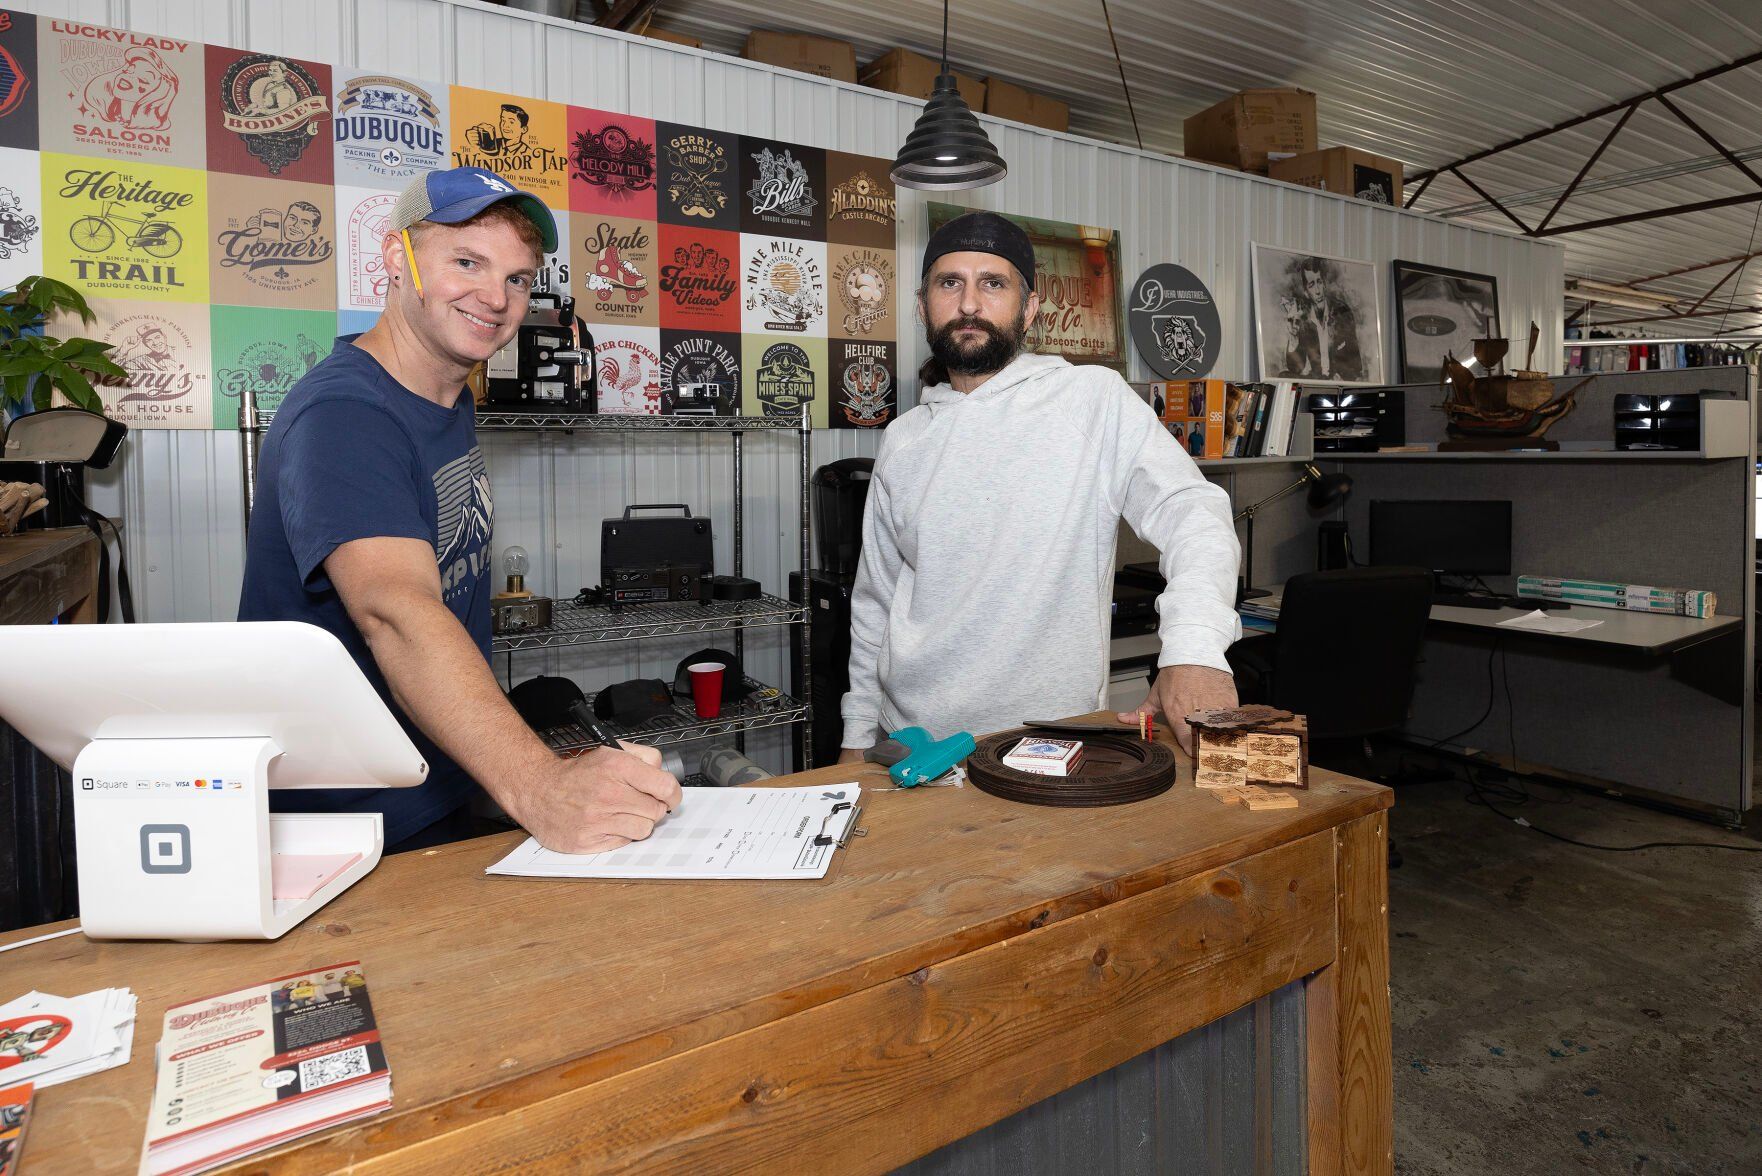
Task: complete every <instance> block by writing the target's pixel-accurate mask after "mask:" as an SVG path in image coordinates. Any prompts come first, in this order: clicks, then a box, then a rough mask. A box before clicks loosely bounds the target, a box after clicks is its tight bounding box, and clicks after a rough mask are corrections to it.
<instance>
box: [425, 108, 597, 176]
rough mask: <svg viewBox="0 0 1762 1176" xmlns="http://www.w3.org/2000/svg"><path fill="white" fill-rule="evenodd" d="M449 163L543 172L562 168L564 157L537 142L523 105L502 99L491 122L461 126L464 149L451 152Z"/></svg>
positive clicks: (503, 171)
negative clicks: (451, 160)
mask: <svg viewBox="0 0 1762 1176" xmlns="http://www.w3.org/2000/svg"><path fill="white" fill-rule="evenodd" d="M453 166H455V167H481V168H484V169H486V170H488V171H493V172H498V173H503V174H505V173H508V172H525V173H536V174H539V175H543V174H544V173H546V172H560V171H563V170H564V168H566V167H567V166H568V160H567V159H565V158H564V156H563V153H562V152H561V151H557V150H555V149H554V148H552V147H550V146H549V145H547V144H545V143H541V142H539V140H538V138H537V136H536V134H535V132H534V131H533V129H532V115H531V114H530V113H529V112H528V111H527V109H526V108H525V107H524V106H521V105H520V104H519V103H516V102H504V103H502V104H501V106H500V108H499V109H498V110H497V111H496V121H495V122H494V123H487V122H481V123H474V124H473V125H471V126H469V127H466V128H465V149H464V150H462V151H455V152H453Z"/></svg>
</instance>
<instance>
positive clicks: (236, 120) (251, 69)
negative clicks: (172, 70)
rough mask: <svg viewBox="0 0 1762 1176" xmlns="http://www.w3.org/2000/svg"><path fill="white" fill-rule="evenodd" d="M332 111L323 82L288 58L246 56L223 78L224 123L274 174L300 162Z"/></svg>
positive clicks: (221, 87) (222, 110) (262, 55)
mask: <svg viewBox="0 0 1762 1176" xmlns="http://www.w3.org/2000/svg"><path fill="white" fill-rule="evenodd" d="M329 113H330V102H329V100H328V99H327V98H326V97H325V96H324V94H323V93H322V92H321V91H320V90H319V88H318V79H317V78H314V77H313V76H312V75H311V73H309V72H308V71H307V69H306V67H305V66H303V65H301V64H300V63H299V62H297V61H289V60H288V59H287V58H285V57H271V56H270V55H269V54H267V53H253V54H250V55H248V56H245V57H241V58H239V59H238V60H237V61H235V62H233V63H232V64H231V65H229V66H227V67H226V73H225V74H224V75H222V77H221V79H220V125H221V126H223V127H225V128H226V129H227V130H229V131H231V132H233V134H235V135H237V136H239V138H241V139H243V140H244V143H245V150H247V151H249V152H250V153H251V154H252V155H254V156H256V157H257V158H258V159H260V160H262V161H263V166H264V167H267V168H268V169H269V171H270V174H272V175H280V174H281V172H282V169H283V168H285V167H288V166H290V165H291V164H293V163H296V162H298V160H299V158H300V156H302V155H304V154H305V153H306V148H307V147H309V146H310V145H311V143H312V140H314V139H316V138H317V137H318V120H319V119H321V118H325V117H327V116H328V115H329Z"/></svg>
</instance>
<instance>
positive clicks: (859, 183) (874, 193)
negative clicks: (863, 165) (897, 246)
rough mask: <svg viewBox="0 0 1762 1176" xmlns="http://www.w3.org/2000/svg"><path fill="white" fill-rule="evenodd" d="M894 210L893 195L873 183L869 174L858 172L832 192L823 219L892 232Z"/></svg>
mask: <svg viewBox="0 0 1762 1176" xmlns="http://www.w3.org/2000/svg"><path fill="white" fill-rule="evenodd" d="M897 208H898V201H897V200H896V199H895V198H894V195H893V192H892V191H891V190H890V189H889V188H887V187H886V186H885V185H883V184H879V183H876V182H875V180H874V178H873V177H871V176H870V175H869V173H868V172H864V171H860V172H858V173H857V174H856V175H854V176H852V177H851V178H850V179H848V180H846V181H845V182H844V183H842V184H839V185H838V186H836V187H835V188H833V189H832V193H831V198H830V199H829V200H828V202H827V205H826V216H827V219H828V220H831V221H834V222H837V221H865V222H867V223H869V224H875V225H884V226H886V227H887V228H890V229H891V228H892V227H893V222H894V217H895V213H896V211H897Z"/></svg>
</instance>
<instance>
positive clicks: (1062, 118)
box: [985, 78, 1071, 131]
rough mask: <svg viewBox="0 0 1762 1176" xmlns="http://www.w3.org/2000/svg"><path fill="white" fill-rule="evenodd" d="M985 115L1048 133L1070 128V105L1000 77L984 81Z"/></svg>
mask: <svg viewBox="0 0 1762 1176" xmlns="http://www.w3.org/2000/svg"><path fill="white" fill-rule="evenodd" d="M985 113H986V114H994V115H996V116H997V117H998V118H1007V119H1009V120H1011V121H1012V122H1019V123H1027V124H1028V125H1029V126H1031V127H1045V128H1046V129H1047V130H1049V131H1068V130H1070V129H1071V108H1070V107H1069V106H1067V105H1065V104H1064V103H1063V102H1060V101H1059V100H1058V99H1057V98H1049V97H1047V96H1046V95H1045V94H1040V93H1036V92H1035V91H1033V90H1030V89H1028V88H1027V87H1026V86H1018V85H1016V84H1015V83H1014V82H1006V81H1004V80H1003V79H1002V78H986V79H985Z"/></svg>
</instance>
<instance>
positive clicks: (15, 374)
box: [0, 274, 128, 418]
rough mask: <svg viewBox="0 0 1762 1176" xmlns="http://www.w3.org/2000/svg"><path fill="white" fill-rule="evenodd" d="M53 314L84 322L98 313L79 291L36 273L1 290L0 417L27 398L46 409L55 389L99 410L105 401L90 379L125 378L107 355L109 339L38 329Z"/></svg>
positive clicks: (74, 401) (81, 404)
mask: <svg viewBox="0 0 1762 1176" xmlns="http://www.w3.org/2000/svg"><path fill="white" fill-rule="evenodd" d="M57 315H71V316H74V317H77V318H78V319H79V321H80V322H82V323H85V324H88V325H89V324H90V323H92V322H93V321H94V320H95V319H96V318H97V316H96V315H95V314H93V313H92V308H91V307H90V306H88V305H87V304H86V299H85V297H84V295H82V294H81V293H80V292H79V291H78V290H75V289H74V288H73V287H72V286H69V285H68V284H67V283H65V282H57V281H56V280H55V279H54V278H46V277H43V276H42V275H40V274H39V275H36V276H34V277H29V278H26V279H24V280H23V281H22V282H20V283H19V284H18V285H17V286H16V287H14V288H13V289H12V290H9V291H8V292H6V293H5V294H3V295H0V418H4V417H5V416H7V415H9V411H8V410H11V409H12V408H13V407H14V406H16V405H21V404H23V403H24V402H25V401H26V400H27V399H28V400H29V401H30V402H31V405H32V407H34V408H48V407H49V405H50V402H51V401H53V400H54V398H55V393H57V392H59V393H61V394H62V395H63V396H65V397H67V399H68V401H69V403H71V404H74V405H77V406H78V407H80V408H83V409H85V410H86V411H88V412H95V413H98V414H100V415H102V414H103V412H104V401H103V400H102V399H101V398H100V397H99V395H98V393H97V391H96V390H95V389H94V388H93V387H92V381H93V379H94V378H97V379H105V378H109V379H115V380H126V379H128V372H127V370H125V369H124V368H123V367H122V366H121V365H119V364H118V363H116V361H115V360H112V359H110V358H109V355H108V352H109V351H110V350H111V345H110V344H109V343H100V342H98V341H97V340H96V339H82V338H78V337H77V336H76V337H75V338H72V339H57V338H56V337H55V336H53V335H51V334H48V333H47V332H46V331H42V332H38V331H37V329H38V328H42V327H44V326H46V324H47V323H48V322H49V321H50V320H51V319H53V318H55V317H56V316H57Z"/></svg>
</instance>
